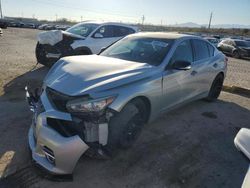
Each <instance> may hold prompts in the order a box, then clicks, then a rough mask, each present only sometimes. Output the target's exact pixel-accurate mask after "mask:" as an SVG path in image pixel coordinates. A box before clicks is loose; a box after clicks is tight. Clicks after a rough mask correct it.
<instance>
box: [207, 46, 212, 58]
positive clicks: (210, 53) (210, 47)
mask: <svg viewBox="0 0 250 188" xmlns="http://www.w3.org/2000/svg"><path fill="white" fill-rule="evenodd" d="M207 47H208V50H209V56H210V57H212V56H214V47H213V46H212V45H211V44H208V43H207Z"/></svg>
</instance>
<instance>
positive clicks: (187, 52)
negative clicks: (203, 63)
mask: <svg viewBox="0 0 250 188" xmlns="http://www.w3.org/2000/svg"><path fill="white" fill-rule="evenodd" d="M175 61H188V62H190V63H191V62H193V51H192V47H191V44H190V40H186V41H184V42H182V43H180V44H179V46H178V47H177V48H176V50H175V52H174V54H173V56H172V59H171V64H172V63H174V62H175Z"/></svg>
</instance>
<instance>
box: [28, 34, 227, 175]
mask: <svg viewBox="0 0 250 188" xmlns="http://www.w3.org/2000/svg"><path fill="white" fill-rule="evenodd" d="M103 50H104V51H103V52H102V53H101V54H100V55H87V56H70V57H65V58H62V59H60V60H59V61H58V62H57V63H56V64H55V65H54V66H53V67H52V68H51V70H50V71H49V73H48V75H47V76H46V78H45V80H44V84H43V88H42V89H41V92H36V93H35V94H34V93H33V94H32V93H31V92H29V91H28V90H29V89H27V98H28V102H29V104H30V107H31V110H32V111H33V112H34V116H33V123H32V125H31V128H30V130H29V145H30V149H31V151H32V157H33V159H34V160H35V161H36V162H37V163H38V164H40V165H41V166H42V167H44V168H45V169H47V170H48V171H49V172H51V173H56V174H71V173H73V169H74V167H75V165H76V163H77V161H78V159H79V158H80V157H81V156H82V155H83V154H84V153H85V154H91V155H95V156H98V157H105V158H106V157H110V156H114V154H115V153H116V152H117V151H118V150H119V149H121V148H128V147H130V146H131V145H132V144H133V143H134V142H135V140H136V139H137V138H138V136H139V133H140V132H141V130H142V128H143V125H145V124H146V123H150V122H151V121H153V120H154V119H155V118H156V117H157V116H159V115H160V114H161V113H162V112H166V111H168V110H170V109H173V108H176V107H179V106H181V105H183V104H186V103H187V102H190V101H193V100H198V99H206V100H207V101H214V100H216V99H217V98H218V96H219V95H220V92H221V89H222V85H223V81H224V78H225V76H226V69H227V58H226V57H225V56H224V55H223V54H222V53H221V52H219V51H218V50H217V49H216V48H215V47H214V46H213V45H211V44H210V43H209V42H208V41H206V40H204V39H202V38H199V37H195V36H189V35H182V34H171V33H138V34H133V35H130V36H127V37H125V38H124V39H122V40H120V41H118V42H116V43H115V44H113V45H112V46H110V47H109V48H107V49H103ZM36 91H37V90H36ZM38 96H39V97H38Z"/></svg>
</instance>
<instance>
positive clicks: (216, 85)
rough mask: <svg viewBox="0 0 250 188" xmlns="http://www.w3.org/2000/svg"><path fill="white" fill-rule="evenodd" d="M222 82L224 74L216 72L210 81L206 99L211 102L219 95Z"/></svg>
mask: <svg viewBox="0 0 250 188" xmlns="http://www.w3.org/2000/svg"><path fill="white" fill-rule="evenodd" d="M223 82H224V76H223V75H222V74H218V75H217V76H216V77H215V79H214V81H213V83H212V86H211V88H210V90H209V94H208V96H207V97H206V98H205V100H206V101H208V102H213V101H215V100H216V99H217V98H218V97H219V96H220V93H221V90H222V87H223Z"/></svg>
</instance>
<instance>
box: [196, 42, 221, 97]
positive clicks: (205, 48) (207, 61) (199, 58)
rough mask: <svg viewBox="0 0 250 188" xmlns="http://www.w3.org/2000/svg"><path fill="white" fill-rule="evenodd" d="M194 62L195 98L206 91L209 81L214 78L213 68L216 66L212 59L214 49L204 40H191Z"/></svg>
mask: <svg viewBox="0 0 250 188" xmlns="http://www.w3.org/2000/svg"><path fill="white" fill-rule="evenodd" d="M192 46H193V49H194V62H193V64H192V69H193V73H194V74H195V77H194V79H193V84H194V85H195V87H194V92H193V94H194V95H195V96H197V95H202V94H204V93H206V92H207V91H208V89H209V88H210V85H211V80H213V77H214V71H213V66H217V65H216V62H215V59H214V55H213V54H214V51H212V50H214V47H213V46H211V45H210V44H209V43H207V42H206V41H204V40H200V39H193V40H192Z"/></svg>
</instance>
